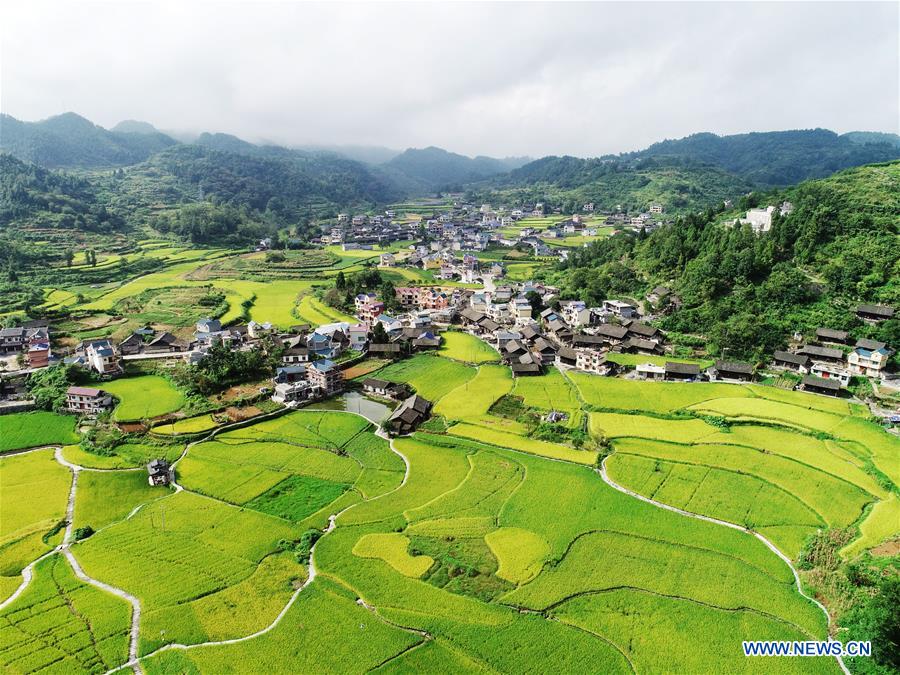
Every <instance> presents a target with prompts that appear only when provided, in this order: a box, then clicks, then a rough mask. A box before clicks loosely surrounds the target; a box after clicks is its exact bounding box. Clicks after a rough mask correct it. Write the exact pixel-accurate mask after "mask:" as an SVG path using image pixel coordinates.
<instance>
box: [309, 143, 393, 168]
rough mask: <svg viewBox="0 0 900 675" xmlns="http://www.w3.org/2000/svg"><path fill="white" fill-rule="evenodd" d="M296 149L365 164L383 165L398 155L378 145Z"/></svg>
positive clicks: (315, 146)
mask: <svg viewBox="0 0 900 675" xmlns="http://www.w3.org/2000/svg"><path fill="white" fill-rule="evenodd" d="M296 148H297V149H298V150H305V151H306V152H331V153H334V154H336V155H340V156H341V157H346V158H347V159H354V160H356V161H357V162H364V163H366V164H384V163H385V162H389V161H391V160H392V159H393V158H394V157H396V156H397V155H399V154H400V151H399V150H393V149H392V148H385V147H382V146H380V145H298V146H296Z"/></svg>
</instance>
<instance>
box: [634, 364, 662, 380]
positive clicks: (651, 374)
mask: <svg viewBox="0 0 900 675" xmlns="http://www.w3.org/2000/svg"><path fill="white" fill-rule="evenodd" d="M634 370H635V373H636V374H637V377H638V379H640V380H664V379H665V378H666V369H665V368H664V367H663V366H658V365H656V364H655V363H639V364H638V365H637V366H635V368H634Z"/></svg>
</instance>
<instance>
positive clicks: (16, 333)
mask: <svg viewBox="0 0 900 675" xmlns="http://www.w3.org/2000/svg"><path fill="white" fill-rule="evenodd" d="M27 336H28V331H27V329H25V328H23V327H21V326H14V327H12V328H3V329H2V330H0V352H3V353H4V354H9V353H12V352H20V351H22V348H23V347H24V346H25V345H26V344H28V339H27Z"/></svg>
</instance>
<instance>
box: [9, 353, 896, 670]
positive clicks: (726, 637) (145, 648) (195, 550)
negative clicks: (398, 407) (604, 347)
mask: <svg viewBox="0 0 900 675" xmlns="http://www.w3.org/2000/svg"><path fill="white" fill-rule="evenodd" d="M464 360H465V359H464ZM378 372H379V375H378V376H380V377H388V379H396V380H397V381H405V382H409V383H410V384H411V385H412V386H413V387H415V388H416V389H417V390H418V391H419V392H420V393H422V394H423V395H424V396H426V397H427V398H429V399H430V400H432V401H434V402H435V404H436V407H435V412H436V413H437V414H438V415H440V416H441V418H442V419H443V420H444V421H445V422H446V425H447V429H446V432H444V433H427V432H423V431H420V432H418V433H416V434H414V435H413V436H410V437H404V438H397V439H394V440H393V441H391V442H390V443H389V442H388V441H387V440H386V439H385V438H382V437H381V436H379V435H376V433H375V429H374V427H373V426H372V425H371V424H370V423H369V422H368V421H367V420H365V419H364V418H362V417H360V416H358V415H353V414H350V413H344V412H334V411H324V410H301V411H295V412H291V413H288V414H285V415H281V416H278V417H274V418H270V419H267V420H264V421H257V422H255V423H250V424H248V425H247V426H244V427H241V428H237V429H234V428H232V429H229V430H227V431H222V432H216V431H215V430H214V428H211V427H209V422H210V420H209V419H206V418H205V417H200V418H196V419H195V420H184V421H183V422H182V427H178V429H179V430H182V429H185V430H189V431H190V430H194V429H196V433H200V434H206V436H204V437H203V440H201V441H197V442H194V443H192V444H190V445H189V446H187V448H186V451H185V446H184V444H183V443H177V442H175V443H171V444H163V445H156V443H160V442H162V439H157V440H155V441H151V440H147V441H145V442H135V441H134V440H133V439H131V440H132V442H131V443H130V444H127V447H126V446H119V448H116V449H115V452H114V453H113V454H112V455H110V456H99V455H93V454H91V453H87V452H85V451H84V450H82V449H80V448H79V447H77V446H67V447H66V448H65V449H64V450H63V451H62V453H61V454H60V461H57V460H56V459H55V458H54V454H53V451H52V450H35V451H32V452H30V453H26V454H19V455H11V456H7V457H4V458H2V459H0V476H2V481H3V483H2V488H3V489H2V490H0V516H2V517H0V561H2V562H3V565H4V569H3V574H4V575H5V576H4V577H2V578H0V627H2V630H0V633H2V638H0V669H2V670H4V671H10V672H36V671H38V670H39V669H40V668H42V667H43V666H45V665H48V664H51V663H52V664H54V667H57V668H59V669H61V670H64V671H66V672H94V673H100V672H106V671H109V670H113V669H115V668H116V667H118V666H121V665H123V664H126V663H130V664H133V663H135V661H137V660H139V661H140V665H141V667H142V668H143V669H144V671H145V672H147V673H160V674H162V673H173V672H216V673H233V672H247V671H248V670H249V671H253V672H313V671H315V672H331V671H336V672H345V671H347V670H348V664H352V666H351V667H349V669H352V670H361V671H362V670H379V671H388V672H398V673H399V672H411V671H428V672H447V671H451V672H462V671H479V670H486V671H497V672H522V671H525V670H529V669H530V670H538V671H540V672H604V673H607V672H608V673H617V672H622V673H625V672H638V673H644V672H648V673H650V672H671V671H679V672H692V673H693V672H698V673H699V672H703V673H705V672H723V671H727V672H732V671H733V672H766V673H782V672H784V673H796V672H810V673H838V672H840V668H839V665H838V663H837V661H836V660H835V659H833V658H829V657H820V658H802V659H790V658H781V659H770V660H765V661H762V660H760V661H754V660H747V659H745V658H744V657H743V656H742V653H741V651H740V641H741V640H744V639H759V638H760V637H765V638H766V639H779V640H807V639H824V638H825V636H826V635H827V633H828V625H827V619H826V615H825V614H824V613H823V611H822V609H821V608H820V607H819V606H817V605H816V604H814V603H813V602H812V601H810V600H809V599H808V598H807V597H805V596H804V595H802V594H801V593H800V592H799V591H798V587H797V583H796V580H795V576H794V571H793V570H792V568H791V567H790V566H789V564H788V563H787V562H786V561H785V560H784V559H782V558H780V557H779V556H778V555H776V554H775V553H774V552H773V551H772V550H771V549H770V548H769V547H768V546H767V545H766V544H765V543H764V542H763V541H761V540H760V539H759V538H757V537H756V536H754V535H753V534H752V533H751V532H748V531H744V530H742V529H740V528H739V527H738V528H734V527H726V526H724V525H722V524H719V523H716V522H709V521H705V520H702V519H699V518H692V517H689V516H688V515H685V514H683V513H678V512H675V511H673V510H667V509H663V508H659V506H657V505H655V504H651V503H647V502H645V501H642V500H640V499H638V498H637V497H635V496H634V494H628V493H627V492H626V491H624V490H632V491H633V492H634V493H636V494H638V495H643V496H646V497H647V498H650V499H653V500H656V501H657V502H658V503H661V504H666V505H670V506H672V507H676V508H680V509H683V510H684V511H687V512H692V513H698V514H702V515H708V516H711V517H713V518H718V519H721V520H724V521H727V522H731V523H734V524H736V525H738V526H742V527H747V528H749V529H751V530H753V531H756V532H760V533H762V534H763V535H764V536H765V537H766V538H768V539H769V540H771V541H772V542H774V544H775V545H776V546H777V547H778V548H779V549H780V550H781V551H783V552H785V553H786V554H787V555H788V557H789V558H792V559H793V558H795V557H796V555H797V552H798V551H799V547H800V544H801V543H802V541H803V539H804V537H805V536H806V535H807V534H809V533H810V532H812V531H814V530H815V529H817V528H822V527H826V526H827V527H850V528H853V527H857V526H858V527H859V530H860V532H861V534H862V537H861V538H860V539H859V540H857V541H856V542H851V544H850V546H848V548H847V550H846V551H845V553H847V554H849V553H851V552H853V551H859V550H861V548H863V547H868V546H872V545H875V544H877V543H880V542H881V541H883V540H884V539H885V538H887V537H890V536H896V529H897V528H896V518H897V503H898V502H897V499H896V491H895V489H893V488H892V487H891V486H890V485H888V484H886V483H885V477H886V476H890V475H891V473H892V471H893V470H894V469H895V467H893V466H891V461H892V460H895V459H896V458H897V457H898V456H900V455H898V453H900V450H898V447H897V444H896V443H897V442H896V440H895V439H893V438H891V437H888V436H887V435H886V434H884V432H883V431H881V430H880V429H878V428H877V427H874V426H872V425H871V424H870V423H869V422H867V421H866V419H865V418H864V417H863V416H862V414H861V411H859V410H857V409H855V408H853V407H851V406H848V405H847V404H846V403H844V402H841V401H831V400H825V399H823V400H821V401H820V400H819V397H812V396H807V395H799V394H798V395H787V396H786V395H785V393H784V392H780V391H777V392H774V393H773V392H770V391H769V390H768V389H767V388H763V387H756V386H736V385H693V384H692V385H678V384H673V385H670V384H660V385H653V384H651V385H650V386H646V385H647V383H632V382H626V381H621V380H610V379H608V378H591V377H589V376H583V375H577V374H570V373H567V374H562V373H559V372H557V371H555V370H551V371H550V373H549V374H547V375H545V376H541V377H535V378H521V379H519V380H513V379H512V378H511V377H510V375H509V372H508V369H506V368H505V367H502V366H499V365H493V364H490V363H482V364H480V365H478V366H477V367H476V366H472V365H467V364H465V363H462V362H460V361H459V360H456V359H453V358H446V357H444V356H437V355H427V356H426V355H423V356H417V357H415V358H412V359H407V360H404V361H401V362H397V363H393V364H389V365H387V366H385V367H384V368H382V369H381V370H379V371H378ZM123 381H127V380H123ZM504 396H506V398H505V399H504V402H508V401H509V400H510V397H515V398H517V399H519V400H520V401H521V405H523V406H524V407H525V409H527V410H531V411H550V410H560V411H564V412H567V413H569V414H570V415H571V417H572V418H573V419H578V420H586V421H587V429H588V430H589V432H590V435H591V437H592V439H600V438H601V437H602V438H603V439H606V441H604V442H608V443H609V444H610V446H611V447H610V448H607V449H604V452H605V453H606V452H609V454H608V456H607V457H606V460H605V463H604V466H605V471H606V476H605V477H604V476H601V475H598V473H600V472H599V471H598V467H597V460H598V450H599V449H600V447H599V446H598V445H596V444H593V443H588V444H587V445H586V446H585V449H578V448H576V447H574V446H573V445H571V444H569V443H568V442H566V441H565V440H560V441H559V442H551V441H546V440H539V439H538V438H536V437H532V436H531V435H530V429H532V427H531V426H529V424H528V423H526V422H527V420H526V421H524V422H523V421H522V420H517V419H512V418H508V417H503V418H501V417H498V416H495V415H493V414H492V413H491V410H492V409H493V406H494V404H495V403H496V402H497V401H498V400H499V399H501V398H502V397H504ZM123 401H125V396H124V395H123ZM744 404H746V405H744ZM517 405H518V404H517ZM498 407H499V406H498ZM514 409H515V408H514ZM520 409H521V408H520ZM0 420H2V418H0ZM15 424H16V425H17V426H16V427H15V428H17V429H22V430H24V431H21V432H19V433H17V435H16V437H15V439H16V440H15V441H13V442H10V445H11V447H10V449H11V450H16V449H19V448H18V447H16V446H17V445H18V446H20V447H22V448H24V447H29V446H30V445H34V443H32V442H31V441H32V438H33V436H32V435H31V434H30V432H29V431H28V429H29V428H31V429H35V430H36V429H37V426H34V425H33V426H31V427H29V425H27V424H23V423H21V421H20V422H16V423H15ZM177 424H178V423H176V425H170V426H171V427H172V428H171V431H176V426H177ZM429 428H430V427H429ZM34 433H35V434H37V433H38V432H37V431H35V432H34ZM182 452H184V454H183V456H182ZM152 456H168V457H170V458H171V459H173V460H174V459H178V458H179V457H180V459H178V461H177V462H176V464H175V476H176V481H177V488H176V489H174V490H173V489H166V488H153V487H150V486H149V485H148V484H147V483H146V473H145V472H144V470H143V469H142V468H141V464H142V463H143V462H144V461H146V459H147V458H148V457H152ZM60 462H68V463H70V464H71V465H72V466H63V465H62V464H61V463H60ZM81 467H83V468H81ZM132 467H137V468H138V470H133V469H132ZM873 468H874V470H873ZM73 471H74V472H75V475H76V483H75V490H74V502H73V503H72V505H71V508H68V507H67V497H68V496H69V494H70V489H71V487H72V475H73ZM604 478H605V480H608V481H611V483H607V482H605V480H604ZM617 486H618V487H617ZM619 488H622V489H619ZM35 492H38V493H40V494H41V495H42V499H41V500H34V499H26V498H24V497H23V495H26V494H27V495H31V494H33V493H35ZM67 516H70V517H72V518H73V521H74V522H73V523H72V526H71V527H70V528H69V529H68V537H69V539H68V541H70V542H71V544H70V547H69V548H68V550H67V552H65V555H63V554H55V555H49V556H47V557H45V558H44V559H43V560H41V561H40V562H39V563H37V564H36V565H35V566H34V567H33V568H31V572H32V573H33V576H31V577H30V581H27V583H24V584H23V577H22V576H20V575H19V572H20V571H21V570H22V569H23V568H25V567H26V566H27V565H28V563H30V562H32V561H33V560H35V559H36V558H38V557H39V556H41V555H44V554H46V553H48V552H50V551H51V550H52V548H53V547H54V546H56V545H57V544H59V543H61V542H62V540H63V537H64V536H66V535H65V532H66V530H64V529H57V530H56V531H55V533H50V532H51V531H53V530H54V525H55V524H56V523H59V522H60V521H61V520H63V519H65V518H66V517H67ZM87 526H90V527H91V528H92V529H93V530H94V531H95V533H94V534H93V535H92V536H88V537H87V538H85V539H82V540H80V541H77V542H76V541H74V537H75V531H76V530H77V528H83V527H87ZM48 533H50V534H49V536H48ZM79 536H80V535H79ZM66 555H68V556H71V559H69V558H67V557H66ZM79 570H83V572H79ZM82 575H84V576H82ZM98 584H99V585H100V587H98ZM101 587H102V588H103V589H104V590H101ZM18 588H21V589H22V590H21V591H20V592H19V593H18V595H13V594H14V592H15V591H16V589H18ZM117 595H118V597H116V596H117ZM128 598H131V599H133V602H132V606H134V605H136V606H138V607H139V608H140V613H139V614H133V613H132V611H131V608H130V606H129V602H126V599H128ZM51 636H55V637H58V636H64V637H63V639H51ZM698 636H702V644H701V642H700V639H701V637H698ZM132 640H135V651H134V652H133V653H132V652H131V649H130V647H129V644H130V643H131V641H132ZM173 643H178V644H180V645H189V646H191V648H189V649H185V648H183V647H180V646H172V647H171V648H169V647H168V646H170V645H173ZM26 644H27V645H28V646H27V648H25V647H23V645H26ZM660 645H670V646H671V648H666V649H660ZM132 657H134V658H132Z"/></svg>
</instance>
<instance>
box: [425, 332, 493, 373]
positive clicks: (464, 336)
mask: <svg viewBox="0 0 900 675" xmlns="http://www.w3.org/2000/svg"><path fill="white" fill-rule="evenodd" d="M441 338H442V339H443V344H442V345H441V348H440V349H439V350H438V353H439V354H440V355H441V356H445V357H447V358H449V359H455V360H457V361H462V362H464V363H471V364H474V365H479V364H481V363H496V362H498V361H499V360H500V354H499V353H498V352H497V350H496V349H494V348H493V347H491V346H490V345H489V344H487V343H486V342H485V341H484V340H481V339H480V338H477V337H475V336H474V335H471V334H470V333H463V332H460V331H447V332H445V333H443V334H442V335H441Z"/></svg>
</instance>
